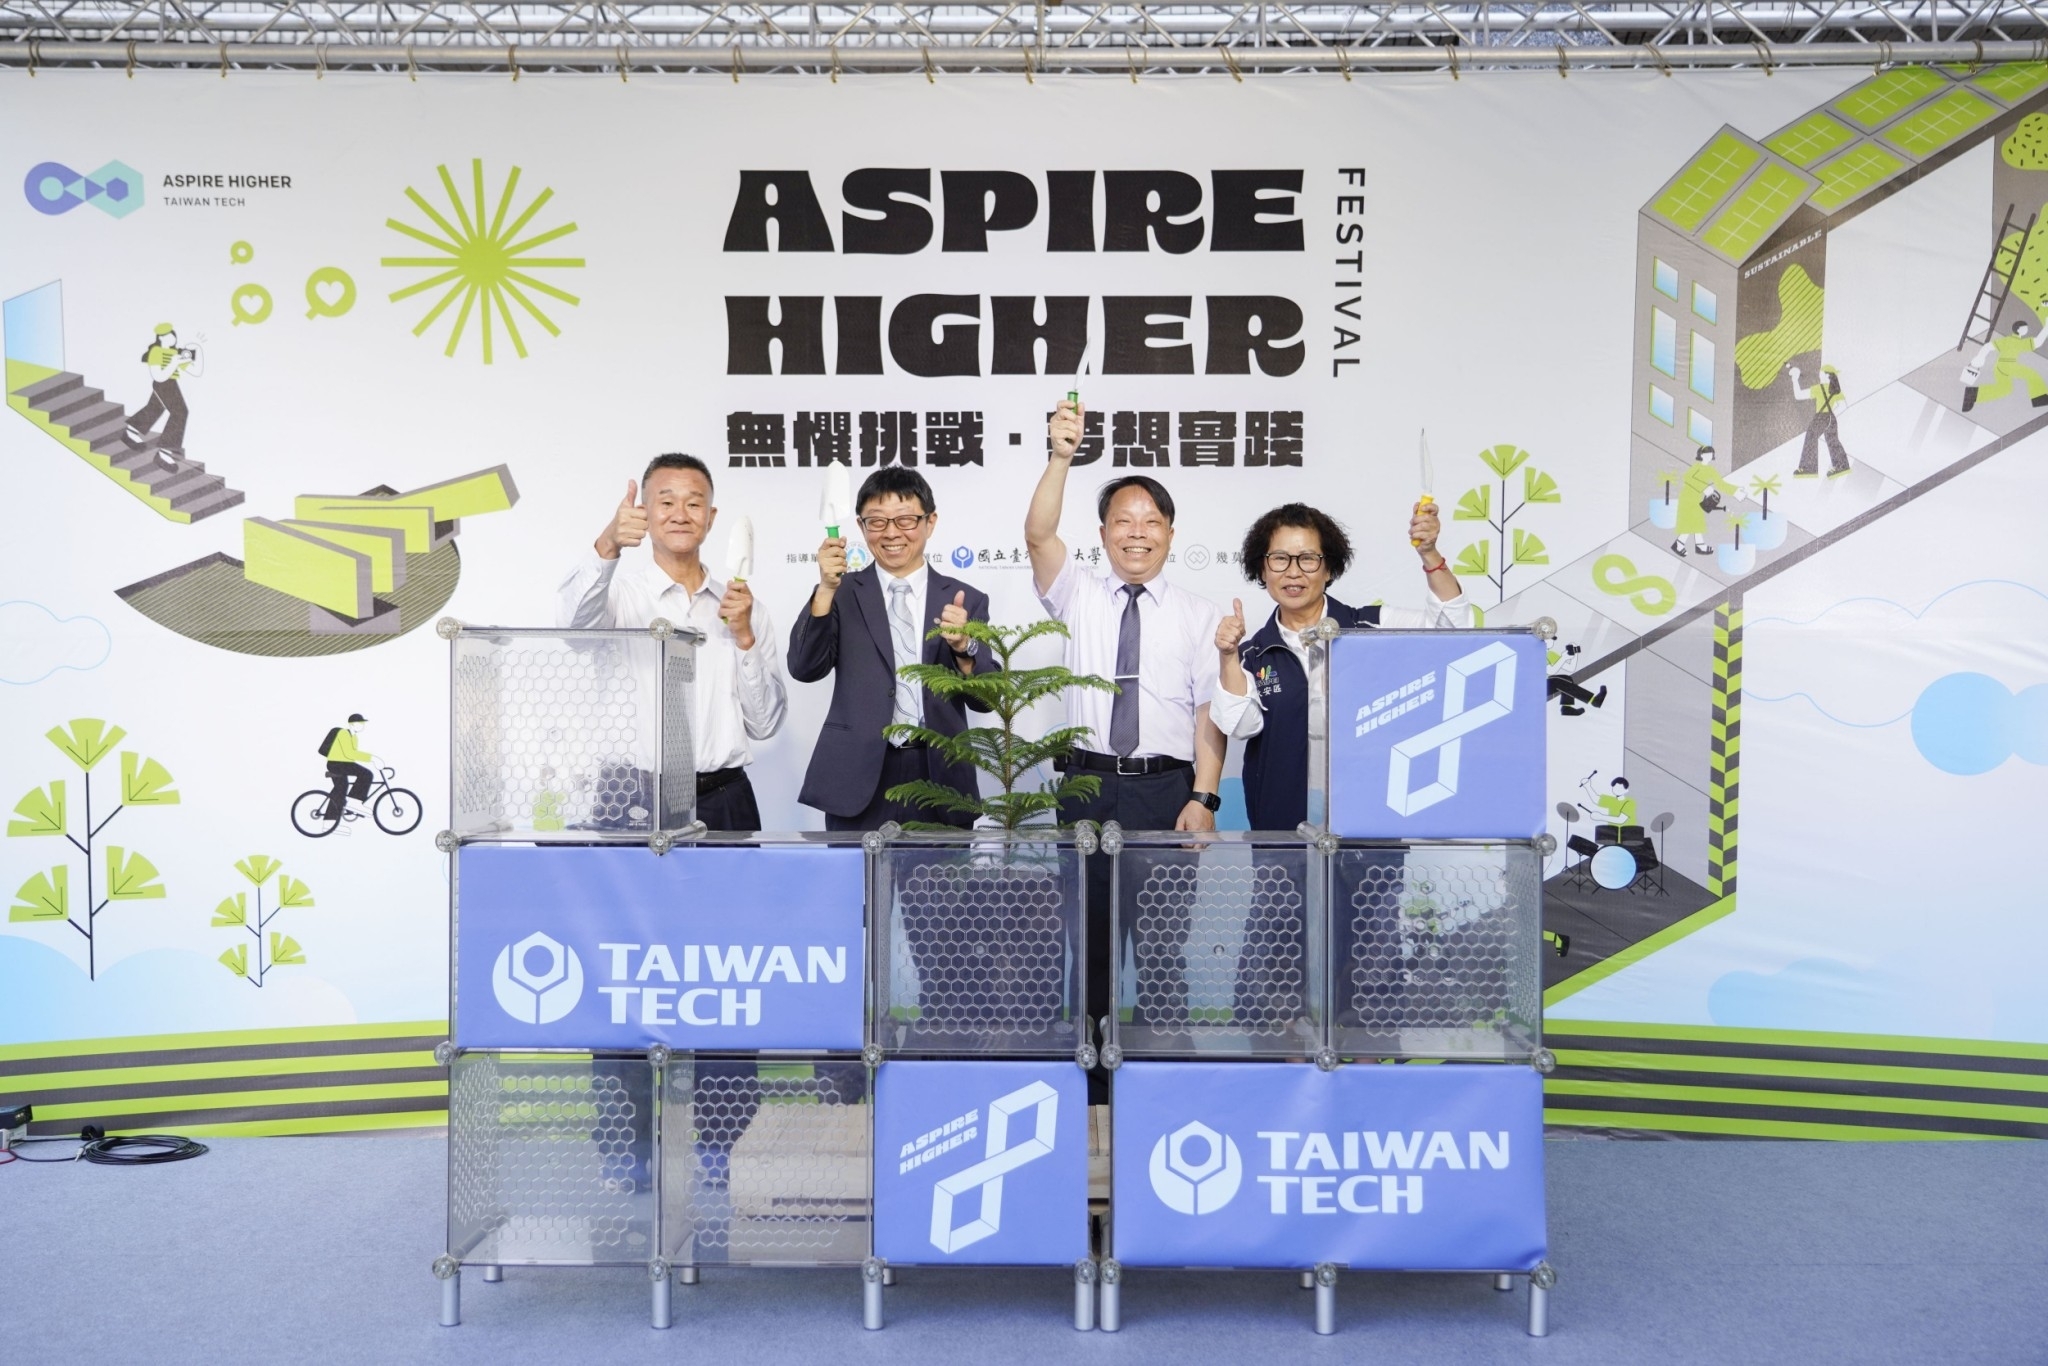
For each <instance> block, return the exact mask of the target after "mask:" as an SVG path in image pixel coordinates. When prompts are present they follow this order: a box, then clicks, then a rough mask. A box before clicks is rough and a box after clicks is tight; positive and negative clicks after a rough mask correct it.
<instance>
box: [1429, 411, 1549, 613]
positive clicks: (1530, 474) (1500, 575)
mask: <svg viewBox="0 0 2048 1366" xmlns="http://www.w3.org/2000/svg"><path fill="white" fill-rule="evenodd" d="M1479 460H1480V463H1482V464H1484V465H1485V466H1486V468H1487V469H1489V470H1491V471H1492V472H1493V475H1494V478H1495V480H1497V481H1498V484H1499V488H1500V498H1499V502H1498V503H1497V504H1496V502H1495V499H1494V487H1495V486H1494V484H1492V483H1485V484H1479V485H1476V486H1475V487H1472V488H1469V489H1466V490H1465V492H1464V494H1463V495H1462V496H1460V497H1459V499H1458V506H1457V507H1456V508H1455V509H1454V510H1453V511H1452V513H1451V520H1452V521H1454V522H1484V523H1486V525H1487V526H1489V527H1491V528H1492V529H1493V533H1494V539H1493V540H1487V539H1485V538H1484V537H1482V538H1481V539H1479V540H1476V541H1474V542H1472V543H1471V544H1470V545H1468V546H1466V547H1465V548H1464V549H1463V550H1461V551H1459V552H1458V558H1457V560H1456V561H1455V562H1454V563H1453V564H1452V565H1451V572H1453V573H1455V574H1457V575H1458V576H1459V577H1461V578H1464V577H1473V578H1484V579H1485V580H1486V581H1487V582H1488V583H1491V584H1492V585H1493V588H1494V592H1495V594H1496V597H1495V601H1496V602H1500V601H1504V600H1505V599H1506V598H1507V595H1508V589H1507V581H1508V574H1509V572H1510V571H1511V570H1515V569H1520V568H1523V567H1525V566H1528V565H1538V564H1549V563H1550V552H1549V550H1548V549H1547V548H1546V547H1545V546H1544V544H1543V539H1542V537H1540V536H1538V535H1536V534H1535V533H1534V532H1530V531H1524V530H1522V529H1521V528H1519V527H1516V528H1513V534H1512V539H1510V528H1509V526H1508V524H1509V523H1510V522H1512V521H1514V519H1515V518H1516V517H1518V516H1520V515H1521V514H1522V513H1523V512H1524V511H1526V510H1527V509H1528V508H1529V507H1530V506H1531V505H1532V504H1536V503H1556V502H1562V501H1563V499H1562V497H1561V496H1560V495H1559V493H1558V491H1557V481H1556V480H1555V479H1552V478H1551V477H1550V476H1549V475H1547V474H1545V473H1544V472H1543V471H1542V470H1539V469H1537V468H1536V467H1535V466H1534V465H1531V464H1529V463H1528V461H1529V452H1527V451H1525V450H1523V449H1522V448H1521V447H1519V446H1516V445H1513V444H1512V443H1508V442H1503V443H1502V444H1500V445H1498V446H1489V447H1487V448H1486V449H1485V450H1483V451H1481V452H1479ZM1516 470H1520V471H1521V472H1522V482H1521V496H1520V498H1519V499H1517V500H1516V502H1515V504H1514V506H1513V507H1510V506H1508V476H1509V475H1511V474H1513V473H1514V472H1515V471H1516ZM1496 546H1497V547H1498V550H1499V555H1498V560H1497V562H1496V556H1495V553H1494V552H1495V548H1496Z"/></svg>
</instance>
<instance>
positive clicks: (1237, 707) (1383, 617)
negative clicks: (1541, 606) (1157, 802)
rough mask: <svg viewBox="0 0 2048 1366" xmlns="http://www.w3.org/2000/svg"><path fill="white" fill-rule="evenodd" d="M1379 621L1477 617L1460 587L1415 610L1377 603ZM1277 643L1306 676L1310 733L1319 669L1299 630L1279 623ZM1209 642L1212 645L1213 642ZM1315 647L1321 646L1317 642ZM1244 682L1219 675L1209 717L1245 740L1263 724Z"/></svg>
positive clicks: (1451, 622) (1436, 625)
mask: <svg viewBox="0 0 2048 1366" xmlns="http://www.w3.org/2000/svg"><path fill="white" fill-rule="evenodd" d="M1273 610H1274V611H1275V612H1276V613H1277V612H1278V611H1279V610H1280V609H1279V608H1277V607H1276V608H1274V609H1273ZM1379 624H1380V625H1381V626H1382V627H1384V628H1386V629H1388V630H1394V631H1415V630H1422V631H1452V630H1466V629H1469V628H1471V627H1474V626H1477V625H1478V624H1479V619H1478V614H1477V613H1476V612H1475V611H1474V609H1473V607H1472V604H1471V603H1470V602H1467V601H1466V600H1465V594H1464V591H1463V590H1462V589H1461V590H1459V593H1458V596H1457V597H1455V598H1447V599H1440V598H1438V597H1437V596H1436V595H1435V594H1433V593H1432V594H1430V595H1429V599H1428V605H1427V606H1425V607H1423V608H1422V609H1421V610H1419V611H1418V610H1416V609H1415V608H1412V607H1381V608H1380V621H1379ZM1247 639H1249V637H1247ZM1280 643H1281V644H1282V645H1285V646H1286V647H1287V649H1288V651H1289V652H1290V653H1291V654H1293V656H1294V657H1295V658H1296V659H1297V660H1299V661H1301V671H1302V674H1303V675H1304V676H1306V677H1307V679H1308V727H1309V734H1310V735H1311V736H1314V735H1316V734H1317V733H1318V732H1317V731H1316V719H1317V717H1318V716H1320V715H1321V714H1322V711H1323V709H1322V708H1320V707H1318V706H1317V703H1318V702H1320V701H1321V700H1322V696H1323V677H1322V675H1323V671H1322V670H1320V669H1312V668H1310V667H1309V657H1308V647H1307V646H1306V645H1304V644H1302V642H1301V632H1299V631H1291V630H1289V629H1288V628H1287V627H1286V626H1285V625H1284V624H1283V625H1281V627H1280ZM1211 644H1212V646H1213V644H1214V642H1213V641H1212V642H1211ZM1317 648H1318V649H1321V648H1322V647H1321V646H1320V645H1318V646H1317ZM1245 686H1246V693H1245V695H1244V696H1242V697H1240V696H1238V695H1237V694H1236V693H1234V692H1231V691H1230V690H1229V689H1228V688H1225V687H1224V686H1223V680H1222V678H1221V677H1219V678H1218V679H1217V680H1216V688H1215V692H1214V693H1213V695H1212V696H1211V697H1210V699H1209V719H1210V720H1211V721H1214V722H1215V723H1216V727H1217V729H1219V730H1221V731H1222V732H1223V733H1224V734H1225V735H1228V736H1229V737H1231V738H1232V739H1233V740H1249V739H1251V738H1252V737H1253V736H1254V735H1257V734H1258V733H1259V732H1260V731H1262V730H1264V729H1265V728H1266V712H1265V705H1266V704H1265V703H1264V702H1261V701H1260V700H1259V690H1258V689H1257V688H1256V687H1254V686H1252V682H1251V679H1250V678H1249V677H1247V678H1246V679H1245Z"/></svg>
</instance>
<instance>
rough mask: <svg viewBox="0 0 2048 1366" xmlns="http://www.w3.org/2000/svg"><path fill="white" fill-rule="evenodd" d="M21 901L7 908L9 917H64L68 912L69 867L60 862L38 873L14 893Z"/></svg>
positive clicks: (57, 918) (36, 918) (69, 896)
mask: <svg viewBox="0 0 2048 1366" xmlns="http://www.w3.org/2000/svg"><path fill="white" fill-rule="evenodd" d="M14 895H15V899H16V900H17V901H19V902H20V903H21V904H20V905H17V906H11V907H9V908H8V911H7V918H8V919H9V920H15V921H20V920H66V919H69V918H70V916H71V870H70V869H69V868H65V867H62V866H59V867H56V868H52V869H51V870H50V871H49V872H47V873H37V874H36V875H35V876H34V877H32V878H30V879H29V880H28V881H27V882H24V883H22V884H21V886H20V888H19V889H17V890H16V891H15V893H14Z"/></svg>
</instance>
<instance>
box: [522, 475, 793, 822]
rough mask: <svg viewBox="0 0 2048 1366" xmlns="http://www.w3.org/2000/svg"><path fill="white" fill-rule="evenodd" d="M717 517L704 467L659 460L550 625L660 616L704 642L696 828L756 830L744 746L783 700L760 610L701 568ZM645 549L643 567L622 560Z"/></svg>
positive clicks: (776, 657)
mask: <svg viewBox="0 0 2048 1366" xmlns="http://www.w3.org/2000/svg"><path fill="white" fill-rule="evenodd" d="M643 497H644V500H645V501H644V502H643V501H641V499H642V498H643ZM717 516H718V509H717V508H716V507H714V506H712V503H711V471H710V470H709V469H707V468H706V467H705V465H704V462H703V461H701V460H699V459H697V458H696V457H695V456H691V455H658V456H656V457H655V458H654V459H653V461H651V462H650V463H649V464H648V466H647V471H646V473H645V475H643V476H642V478H641V481H640V485H639V486H638V487H637V488H636V486H635V484H634V483H633V481H632V480H630V479H629V480H627V481H626V496H625V498H624V499H622V500H621V501H620V503H619V506H618V507H617V509H616V510H615V511H614V512H613V514H612V519H611V521H610V522H608V523H607V524H606V525H605V529H604V530H603V531H601V532H599V533H598V537H597V540H596V542H595V543H594V544H593V545H592V547H591V549H592V551H593V552H594V553H593V554H591V555H589V556H587V557H585V558H584V560H583V562H582V563H580V564H578V565H577V566H576V568H575V569H574V570H572V571H571V572H570V574H569V577H568V578H566V579H564V580H563V581H562V587H561V595H560V608H559V611H558V613H557V617H558V622H559V624H560V625H562V626H566V627H573V628H578V629H586V628H591V627H625V628H628V629H631V628H636V627H643V626H646V625H647V624H648V623H649V622H651V621H653V620H654V619H655V618H656V617H662V618H665V619H667V620H668V621H671V622H673V623H675V624H676V625H677V626H688V627H692V628H694V629H696V630H697V631H700V632H702V633H703V636H704V643H703V644H702V645H701V646H699V647H698V649H697V668H696V680H695V682H694V683H693V684H692V686H691V688H690V704H689V722H690V739H691V742H692V744H693V746H694V748H695V750H696V762H697V819H699V820H701V821H703V822H704V824H705V825H706V826H708V827H709V828H710V829H713V830H758V829H760V828H761V812H760V808H759V806H758V805H757V804H756V803H755V800H754V787H753V784H752V783H751V782H749V781H748V779H747V764H748V763H749V762H750V761H751V760H752V759H753V749H752V745H751V742H752V741H754V740H766V739H767V738H768V737H769V736H771V735H773V734H775V732H776V731H777V730H778V729H780V728H781V726H782V716H783V712H784V711H785V710H786V709H787V706H788V693H787V691H786V689H785V688H784V685H783V681H782V661H781V656H780V651H779V649H778V647H777V644H776V636H775V628H774V626H773V624H772V623H770V621H769V620H768V612H767V609H766V608H765V607H762V606H761V605H760V604H758V603H756V602H755V601H754V594H753V592H752V590H750V589H749V588H748V587H747V585H746V584H745V583H744V582H741V581H739V580H737V579H736V580H734V581H733V582H732V583H730V584H726V583H720V582H719V581H718V580H717V579H714V578H712V577H711V574H710V571H709V570H707V569H706V568H705V567H704V559H703V547H704V538H705V537H706V536H707V535H709V534H710V532H711V524H712V522H713V521H714V520H716V518H717ZM642 541H648V542H649V546H648V549H649V552H650V553H649V554H648V555H647V556H646V557H645V558H641V557H639V556H625V555H623V554H622V553H621V552H623V551H626V550H630V549H632V548H633V547H634V546H637V545H639V544H640V543H641V542H642Z"/></svg>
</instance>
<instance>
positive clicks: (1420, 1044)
mask: <svg viewBox="0 0 2048 1366" xmlns="http://www.w3.org/2000/svg"><path fill="white" fill-rule="evenodd" d="M1539 873H1540V859H1539V857H1538V855H1537V854H1536V853H1535V851H1534V850H1532V849H1529V848H1527V847H1525V846H1519V845H1488V846H1457V845H1422V846H1414V847H1410V848H1408V849H1406V850H1403V849H1400V848H1370V847H1356V846H1345V847H1343V848H1340V849H1339V850H1338V851H1337V853H1336V854H1335V856H1334V858H1333V865H1332V884H1333V893H1334V895H1333V898H1332V900H1333V903H1334V909H1335V911H1336V915H1335V917H1334V919H1335V924H1334V925H1333V927H1332V928H1333V929H1334V931H1335V948H1334V952H1333V955H1332V958H1333V969H1334V976H1335V979H1336V988H1335V995H1336V1007H1337V1009H1336V1020H1335V1023H1336V1039H1335V1044H1336V1047H1337V1049H1338V1051H1339V1052H1341V1053H1344V1054H1347V1055H1350V1054H1361V1055H1367V1056H1413V1057H1467V1056H1481V1057H1504V1058H1517V1059H1519V1058H1527V1057H1530V1056H1532V1055H1533V1054H1534V1052H1535V1050H1536V1049H1537V1048H1538V1047H1539V1046H1540V1044H1541V1041H1542V1002H1541V991H1542V967H1541V961H1542V960H1541V957H1540V955H1541V950H1542V924H1541V918H1542V888H1541V883H1540V878H1539Z"/></svg>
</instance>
